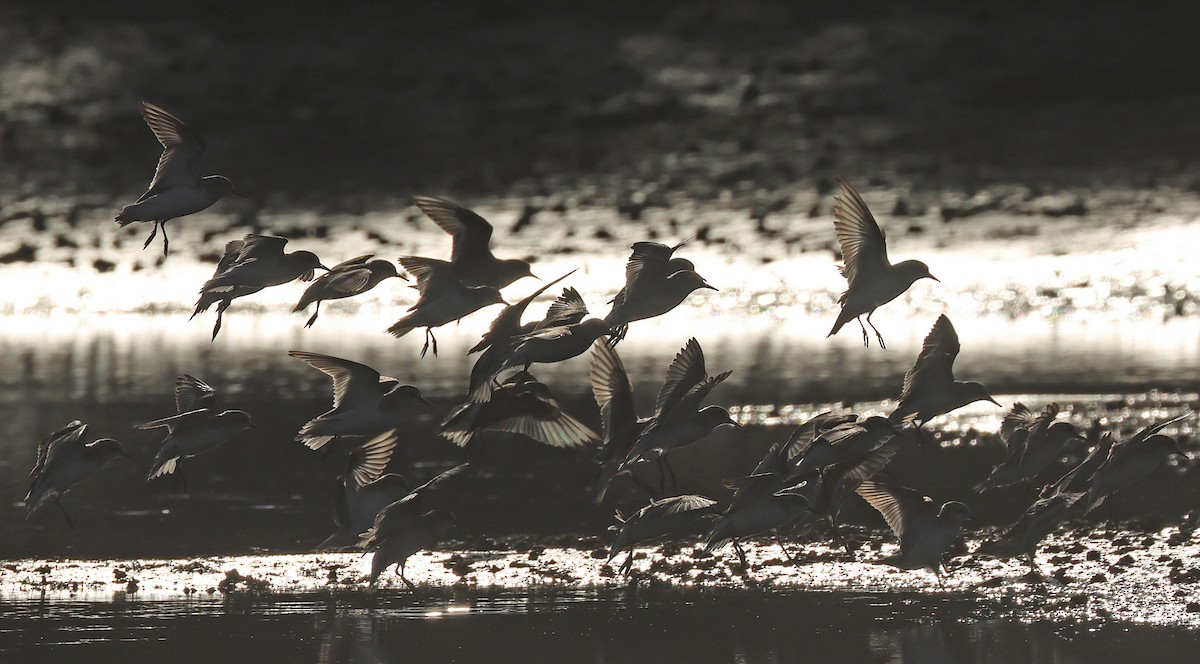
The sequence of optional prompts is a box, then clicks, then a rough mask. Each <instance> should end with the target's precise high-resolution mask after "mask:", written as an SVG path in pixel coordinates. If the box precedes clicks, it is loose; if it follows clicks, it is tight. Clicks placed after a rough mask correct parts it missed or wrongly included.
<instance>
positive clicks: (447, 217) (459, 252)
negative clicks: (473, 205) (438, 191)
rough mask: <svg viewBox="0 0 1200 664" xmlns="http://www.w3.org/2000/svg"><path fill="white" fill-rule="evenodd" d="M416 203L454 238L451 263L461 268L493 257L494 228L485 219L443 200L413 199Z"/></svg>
mask: <svg viewBox="0 0 1200 664" xmlns="http://www.w3.org/2000/svg"><path fill="white" fill-rule="evenodd" d="M413 203H414V204H416V206H417V207H419V208H421V212H424V213H425V216H427V217H429V218H430V219H432V220H433V222H434V223H435V224H437V225H438V226H439V227H440V228H441V229H442V230H444V231H446V232H447V233H449V234H450V236H451V237H453V238H454V246H453V248H452V249H451V252H450V262H451V263H454V264H455V265H460V264H462V263H464V262H471V261H474V260H476V259H478V258H480V257H485V258H486V257H487V256H489V255H490V254H491V251H490V249H489V246H490V245H491V241H492V225H491V224H489V223H488V222H487V220H486V219H484V218H483V217H481V216H479V215H477V214H475V213H474V212H472V211H471V210H468V209H467V208H465V207H462V206H461V205H456V204H454V203H451V202H450V201H448V200H446V199H444V198H435V197H433V196H414V197H413Z"/></svg>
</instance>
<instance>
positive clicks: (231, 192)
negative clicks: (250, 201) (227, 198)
mask: <svg viewBox="0 0 1200 664" xmlns="http://www.w3.org/2000/svg"><path fill="white" fill-rule="evenodd" d="M229 193H230V194H232V195H234V196H237V197H238V198H250V197H249V196H247V195H246V194H243V193H242V192H240V191H238V190H237V189H234V188H233V187H230V188H229Z"/></svg>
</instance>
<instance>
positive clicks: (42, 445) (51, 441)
mask: <svg viewBox="0 0 1200 664" xmlns="http://www.w3.org/2000/svg"><path fill="white" fill-rule="evenodd" d="M86 431H87V425H86V424H84V423H83V422H80V421H79V420H72V421H71V423H70V424H68V425H67V426H65V427H63V428H61V429H59V430H58V431H55V432H54V433H52V434H50V435H49V436H46V437H45V438H43V439H42V440H41V442H39V443H38V447H37V461H36V462H35V463H34V464H33V470H31V471H29V476H30V477H35V478H36V477H37V476H38V474H39V473H41V471H42V470H43V469H45V467H46V466H47V464H49V462H50V459H52V458H53V457H54V456H55V455H56V454H58V453H60V452H61V450H62V449H63V446H70V445H75V446H76V447H79V442H80V441H82V440H83V434H84V433H85V432H86Z"/></svg>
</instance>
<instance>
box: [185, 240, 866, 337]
mask: <svg viewBox="0 0 1200 664" xmlns="http://www.w3.org/2000/svg"><path fill="white" fill-rule="evenodd" d="M164 230H165V229H164ZM874 313H875V312H874V311H872V312H871V313H869V314H867V325H870V326H871V329H872V330H875V340H876V341H878V342H879V348H880V349H882V350H887V344H885V343H883V335H882V334H880V333H879V328H877V327H875V323H872V322H871V316H872V315H873V314H874ZM859 324H860V325H861V324H862V323H861V321H860V322H859ZM866 334H867V331H866V330H865V329H864V330H863V335H866Z"/></svg>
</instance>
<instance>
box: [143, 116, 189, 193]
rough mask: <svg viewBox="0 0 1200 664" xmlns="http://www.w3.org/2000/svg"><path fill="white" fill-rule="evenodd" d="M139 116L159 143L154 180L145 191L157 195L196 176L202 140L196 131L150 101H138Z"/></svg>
mask: <svg viewBox="0 0 1200 664" xmlns="http://www.w3.org/2000/svg"><path fill="white" fill-rule="evenodd" d="M142 119H144V120H145V121H146V125H147V126H149V127H150V131H152V132H154V137H155V138H157V139H158V142H159V143H161V144H162V146H163V153H162V156H160V157H159V158H158V167H157V168H156V169H155V170H154V179H153V180H151V181H150V188H149V189H147V191H146V193H147V194H157V193H160V192H162V191H166V190H167V189H171V188H173V187H178V186H181V185H187V184H191V183H193V182H195V181H196V180H198V179H200V171H199V167H198V163H199V159H200V155H201V154H203V153H204V139H202V138H200V134H199V133H197V132H196V130H194V129H192V128H191V127H189V126H187V125H186V124H184V123H183V121H182V120H180V119H179V118H177V117H175V116H174V115H171V114H170V113H168V112H166V111H164V110H163V109H162V108H160V107H158V106H155V105H154V104H151V103H150V102H145V101H144V102H142Z"/></svg>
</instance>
